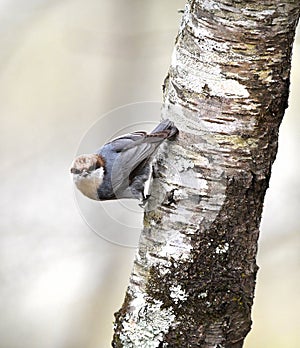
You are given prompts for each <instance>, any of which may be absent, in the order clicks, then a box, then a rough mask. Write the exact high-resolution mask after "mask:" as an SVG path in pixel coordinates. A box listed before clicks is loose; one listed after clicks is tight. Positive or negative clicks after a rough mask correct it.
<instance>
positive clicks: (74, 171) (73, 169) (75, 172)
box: [71, 168, 80, 174]
mask: <svg viewBox="0 0 300 348" xmlns="http://www.w3.org/2000/svg"><path fill="white" fill-rule="evenodd" d="M71 173H72V174H80V170H79V169H77V168H71Z"/></svg>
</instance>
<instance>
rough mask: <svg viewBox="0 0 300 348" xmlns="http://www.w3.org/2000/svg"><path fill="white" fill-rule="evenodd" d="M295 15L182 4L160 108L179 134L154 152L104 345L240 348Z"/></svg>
mask: <svg viewBox="0 0 300 348" xmlns="http://www.w3.org/2000/svg"><path fill="white" fill-rule="evenodd" d="M299 11H300V3H299V1H292V0H285V1H284V0H272V1H267V0H262V1H261V2H259V3H258V2H256V1H242V0H240V1H234V0H219V1H214V0H202V1H200V0H190V1H188V2H187V4H186V7H185V12H184V14H183V18H182V23H181V26H180V30H179V33H178V36H177V39H176V43H175V48H174V52H173V56H172V62H171V67H170V70H169V73H168V76H167V78H166V80H165V83H164V108H163V110H162V113H163V116H164V117H168V118H170V119H172V120H174V121H175V124H176V125H177V126H178V128H179V129H180V135H179V137H178V140H177V141H176V142H175V143H171V142H170V143H169V144H168V147H167V148H166V149H163V150H161V151H160V153H159V154H158V156H157V163H156V168H155V177H154V179H153V182H152V186H151V198H150V200H149V203H148V206H147V209H146V210H147V211H146V212H145V216H144V229H143V231H142V234H141V238H140V243H139V249H138V251H137V254H136V259H135V263H134V268H133V271H132V275H131V278H130V285H129V287H128V290H127V294H126V299H125V301H124V304H123V306H122V308H121V309H120V310H119V312H118V313H116V322H115V335H114V340H113V343H112V346H113V347H118V348H119V347H143V348H147V347H149V348H151V347H153V348H155V347H205V348H212V347H215V348H216V347H219V348H221V347H231V348H238V347H242V346H243V341H244V339H245V336H246V335H247V333H248V332H249V330H250V328H251V307H252V303H253V297H254V287H255V278H256V272H257V269H258V267H257V265H256V252H257V239H258V235H259V224H260V219H261V213H262V207H263V199H264V195H265V191H266V189H267V187H268V182H269V178H270V173H271V165H272V163H273V161H274V159H275V156H276V151H277V141H278V130H279V126H280V123H281V120H282V117H283V114H284V111H285V108H286V107H287V99H288V92H289V76H290V61H291V51H292V44H293V40H294V34H295V28H296V25H297V22H298V18H299Z"/></svg>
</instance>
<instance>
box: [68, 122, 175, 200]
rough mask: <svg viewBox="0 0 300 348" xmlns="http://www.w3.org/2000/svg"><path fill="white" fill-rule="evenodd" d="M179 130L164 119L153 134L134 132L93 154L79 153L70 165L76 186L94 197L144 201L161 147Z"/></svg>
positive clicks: (95, 198) (96, 198)
mask: <svg viewBox="0 0 300 348" xmlns="http://www.w3.org/2000/svg"><path fill="white" fill-rule="evenodd" d="M177 133H178V129H177V128H176V126H175V125H174V123H173V122H172V121H170V120H164V121H162V122H161V123H160V124H159V125H158V126H157V127H156V128H155V129H154V130H153V131H152V132H151V133H149V134H147V133H146V132H143V131H138V132H133V133H129V134H125V135H122V136H120V137H118V138H115V139H113V140H111V141H110V142H108V143H107V144H105V145H104V146H102V147H101V148H100V149H99V150H98V151H96V152H95V153H93V154H86V155H80V156H78V157H76V158H75V160H74V161H73V163H72V166H71V170H70V171H71V175H72V177H73V181H74V183H75V185H76V187H77V188H78V189H79V190H80V191H81V192H82V193H83V194H84V195H85V196H87V197H89V198H91V199H94V200H111V199H120V198H136V199H141V200H143V201H144V200H145V199H146V198H145V195H144V187H145V182H146V181H147V180H148V179H149V176H150V171H151V170H150V169H151V167H150V165H151V162H152V160H153V157H154V154H155V152H156V150H157V149H158V147H159V146H160V145H161V144H162V143H163V142H164V141H165V140H166V139H169V140H173V139H174V138H175V136H176V135H177Z"/></svg>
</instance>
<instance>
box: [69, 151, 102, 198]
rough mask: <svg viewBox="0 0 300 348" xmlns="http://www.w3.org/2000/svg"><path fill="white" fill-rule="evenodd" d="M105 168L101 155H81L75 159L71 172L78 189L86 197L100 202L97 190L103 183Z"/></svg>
mask: <svg viewBox="0 0 300 348" xmlns="http://www.w3.org/2000/svg"><path fill="white" fill-rule="evenodd" d="M104 168H105V163H104V160H103V158H102V157H101V156H100V155H98V154H89V155H80V156H78V157H76V158H75V159H74V161H73V163H72V165H71V169H70V172H71V176H72V179H73V181H74V183H75V185H76V186H77V188H78V189H79V190H80V191H81V192H82V193H83V194H84V195H85V196H87V197H89V198H92V199H96V200H98V199H99V198H98V194H97V189H98V188H99V186H100V185H101V184H102V182H103V177H104V171H105V170H104Z"/></svg>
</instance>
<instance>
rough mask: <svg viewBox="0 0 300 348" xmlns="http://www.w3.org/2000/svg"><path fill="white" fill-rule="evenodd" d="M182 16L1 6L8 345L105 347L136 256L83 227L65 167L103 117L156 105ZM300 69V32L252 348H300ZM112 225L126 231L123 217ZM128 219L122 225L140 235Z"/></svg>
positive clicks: (72, 6)
mask: <svg viewBox="0 0 300 348" xmlns="http://www.w3.org/2000/svg"><path fill="white" fill-rule="evenodd" d="M183 7H184V1H183V0H181V1H179V0H178V1H177V0H164V1H159V0H152V1H143V2H142V1H139V0H126V1H125V0H123V1H122V0H119V1H115V2H113V1H111V2H109V1H99V0H86V1H84V2H83V1H80V0H70V1H63V0H60V1H57V0H52V1H49V0H28V1H26V2H25V1H22V0H7V1H6V0H0V36H1V38H0V45H1V47H0V49H1V56H0V96H1V103H0V115H1V130H0V132H1V138H0V142H1V147H0V151H1V167H0V178H1V181H0V182H1V184H0V185H1V191H0V192H1V200H0V204H1V208H0V214H1V219H0V232H1V241H0V281H1V287H0V313H1V317H0V318H1V319H0V348H21V347H22V348H29V347H30V348H40V347H43V348H83V347H84V348H106V347H110V342H111V338H112V323H113V313H114V312H116V311H117V310H118V309H119V307H120V306H121V303H122V302H123V297H124V294H125V290H126V287H127V282H128V277H129V274H130V271H131V266H132V262H133V257H134V253H135V250H134V248H132V247H124V246H120V245H117V244H113V243H111V242H109V241H107V240H105V239H103V238H100V237H99V236H98V235H97V234H96V233H94V232H93V231H92V230H91V228H90V227H89V226H88V225H87V224H86V223H85V222H84V220H83V219H82V217H81V215H80V212H79V210H78V207H77V204H76V200H75V199H74V193H73V188H72V185H71V181H70V178H69V174H68V170H69V167H70V163H71V161H72V158H73V157H74V154H75V153H76V152H77V151H78V147H79V146H80V144H82V137H83V136H84V134H87V132H88V129H89V128H90V127H91V125H92V124H94V123H95V122H99V117H101V115H105V114H107V113H108V112H109V111H110V110H112V109H115V108H117V107H120V106H123V105H125V104H130V103H135V102H144V101H154V102H158V103H159V102H160V101H161V94H162V92H161V85H162V83H163V79H164V78H165V76H166V73H167V70H168V66H169V63H170V57H171V53H172V48H173V45H174V39H175V36H176V33H177V28H178V25H179V23H180V17H181V16H180V14H178V9H182V8H183ZM299 62H300V38H299V35H298V37H297V40H296V44H295V46H294V55H293V67H292V84H291V95H290V102H289V105H290V106H289V109H288V111H287V113H286V116H285V118H284V121H283V124H282V126H281V130H280V145H279V152H278V156H277V159H276V163H275V164H274V167H273V175H272V179H271V183H270V188H269V190H268V192H267V196H266V201H265V209H264V213H263V221H262V228H261V237H260V242H259V254H258V264H259V266H260V270H259V273H258V279H257V288H256V296H255V304H254V307H253V321H254V324H253V329H252V331H251V333H250V334H249V335H248V337H247V340H246V343H245V347H246V348H253V347H255V348H257V347H264V348H268V347H272V348H277V347H278V348H279V347H280V348H283V347H284V348H296V347H299V346H300V330H299V328H300V319H299V312H300V296H299V294H300V252H299V251H300V234H299V232H300V221H299V217H298V214H299V210H300V185H299V174H298V173H299V172H300V164H299V148H300V137H299V135H300V118H299V112H298V110H299V109H300V98H299V86H300V64H299ZM147 117H148V115H147ZM152 117H153V121H154V122H156V121H158V119H159V115H153V116H152ZM149 121H150V120H149ZM150 128H151V127H150ZM107 136H110V135H107ZM105 140H106V139H105ZM102 142H103V141H102V139H99V145H101V144H102ZM105 216H106V212H105V210H104V209H102V208H99V219H100V220H101V219H105ZM107 221H108V222H105V224H109V227H108V226H107V225H105V228H106V229H107V228H110V229H112V230H117V231H119V232H121V233H122V231H123V229H122V228H123V227H122V225H121V224H120V223H119V221H118V219H108V220H107ZM133 221H134V225H133V226H131V225H130V223H129V222H128V223H127V227H128V226H129V227H128V228H129V229H130V228H131V227H132V229H134V233H135V234H136V233H138V232H137V231H139V225H135V224H136V217H135V216H133ZM133 241H134V238H133ZM133 243H134V242H133Z"/></svg>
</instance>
